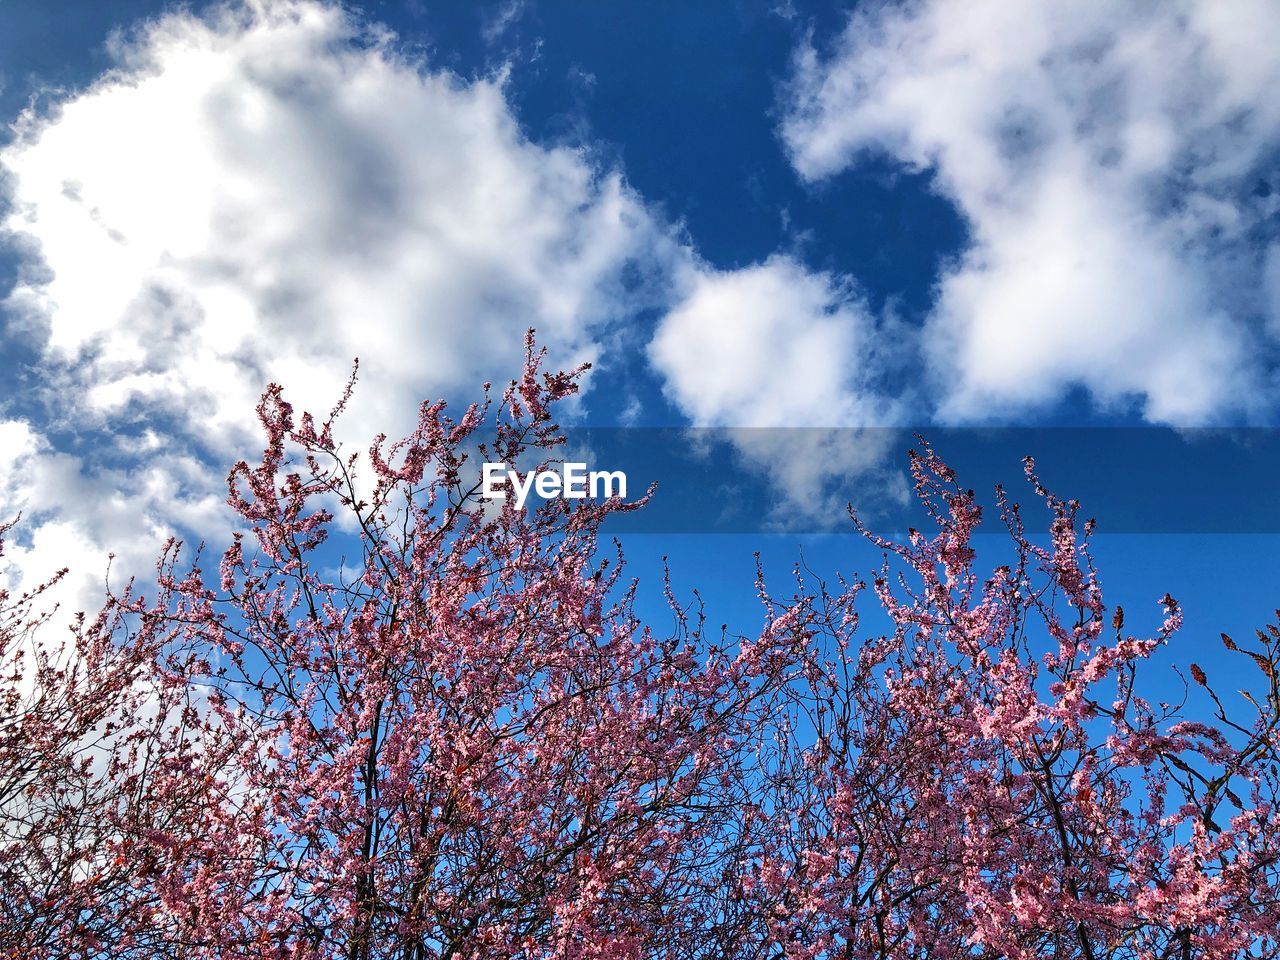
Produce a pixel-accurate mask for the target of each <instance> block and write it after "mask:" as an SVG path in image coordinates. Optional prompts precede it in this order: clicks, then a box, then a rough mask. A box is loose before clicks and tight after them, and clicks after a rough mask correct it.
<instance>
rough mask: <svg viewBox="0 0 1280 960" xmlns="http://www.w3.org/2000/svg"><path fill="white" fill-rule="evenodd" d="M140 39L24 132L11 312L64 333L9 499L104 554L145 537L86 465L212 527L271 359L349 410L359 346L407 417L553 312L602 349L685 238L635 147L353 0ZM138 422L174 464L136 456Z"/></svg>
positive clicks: (134, 513) (22, 418) (388, 418)
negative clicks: (364, 16)
mask: <svg viewBox="0 0 1280 960" xmlns="http://www.w3.org/2000/svg"><path fill="white" fill-rule="evenodd" d="M113 53H114V56H115V60H116V64H117V65H116V67H115V68H114V69H113V70H111V71H110V72H108V73H107V74H105V75H104V76H102V77H101V78H99V79H98V80H97V81H95V82H94V83H92V84H91V85H89V86H88V87H87V88H85V89H83V90H80V91H75V92H72V93H68V94H64V95H61V96H59V97H56V98H54V105H53V107H52V108H50V109H47V110H41V111H39V112H28V113H26V114H24V115H23V116H22V117H21V118H20V119H19V121H18V123H17V125H16V128H15V136H14V138H13V140H12V142H11V143H10V144H8V145H7V146H5V147H4V148H3V150H0V171H3V176H4V179H5V181H6V186H7V192H8V194H9V196H10V199H11V203H10V207H9V210H8V213H7V215H6V216H5V218H4V220H3V223H2V229H3V234H4V240H5V242H6V244H7V245H8V246H9V247H10V248H11V249H12V250H15V251H18V252H19V253H20V254H21V256H22V262H23V267H22V275H21V277H20V279H19V282H18V283H17V285H16V287H15V288H14V290H13V291H12V293H11V294H10V295H9V297H8V300H7V302H6V303H5V304H4V311H5V315H6V320H7V335H8V336H10V337H16V336H26V337H28V338H30V339H31V340H32V341H33V342H34V343H35V344H36V345H37V347H38V349H39V350H40V351H41V360H40V373H41V377H42V380H43V382H44V384H45V385H46V390H45V395H44V397H43V400H44V402H45V403H46V405H47V406H46V409H47V411H48V412H49V423H45V422H44V421H42V420H41V419H40V417H39V416H35V415H24V414H23V413H21V412H20V411H19V412H16V413H15V412H13V411H11V412H10V423H9V424H8V425H7V426H6V429H7V430H8V431H9V433H10V434H11V436H10V437H9V441H11V442H12V446H13V447H14V451H15V452H16V453H18V454H20V456H15V457H14V458H12V460H11V463H12V464H16V463H19V462H20V463H21V464H22V465H23V466H22V469H21V471H19V472H20V473H21V474H22V475H23V476H25V477H27V480H26V481H24V482H21V483H19V482H17V481H15V480H14V479H13V477H12V474H13V470H12V469H11V471H10V473H11V476H10V478H9V480H8V481H6V482H7V484H8V486H7V488H6V489H5V491H4V493H5V504H6V506H7V507H8V508H9V509H10V510H13V509H16V508H23V507H25V508H26V509H27V510H28V513H29V514H33V513H34V514H38V515H39V516H40V517H41V518H42V522H43V524H44V525H43V526H41V527H40V530H41V533H40V534H39V536H45V537H47V536H51V533H49V531H52V530H54V529H64V528H65V530H66V531H68V532H67V537H69V538H72V539H75V540H76V542H77V543H79V546H80V547H81V548H83V549H81V550H80V551H79V552H80V553H81V554H83V553H84V550H90V554H91V555H92V556H93V557H95V558H96V557H97V556H98V555H99V554H100V552H101V548H104V547H105V546H108V545H110V542H111V540H112V539H115V540H116V541H117V542H118V541H119V540H120V539H122V538H120V537H116V536H115V534H117V533H119V532H120V531H116V530H114V529H112V528H111V527H110V526H109V525H104V524H105V522H104V521H102V517H99V516H98V515H97V514H95V513H94V512H93V511H92V510H89V509H87V508H86V507H85V503H86V500H85V499H84V497H80V496H77V495H76V493H75V491H74V490H72V489H71V488H72V487H74V486H75V485H77V484H79V485H81V486H87V487H91V488H92V489H93V491H94V495H93V496H91V497H89V501H94V500H95V499H96V501H98V502H103V501H110V499H111V497H113V496H117V495H118V496H120V497H124V498H125V499H122V500H121V501H120V502H119V503H116V504H115V505H114V506H113V507H112V509H113V510H115V509H117V508H118V510H119V511H121V512H123V513H124V515H126V516H129V517H131V518H132V519H131V521H130V523H131V530H132V531H133V532H134V533H136V532H137V531H139V530H148V531H152V532H154V533H155V534H156V535H157V538H158V536H159V535H160V534H162V533H164V532H166V531H168V530H170V529H172V528H175V527H176V528H178V529H181V528H182V527H183V526H184V525H186V524H189V525H190V527H188V529H190V528H191V527H194V528H195V532H196V533H201V532H204V531H203V530H202V529H201V527H202V525H205V524H206V523H212V522H213V520H214V519H215V515H216V513H217V511H216V510H214V511H211V510H210V509H208V502H207V497H208V496H209V495H210V491H211V490H212V491H216V489H217V487H218V485H219V484H220V476H222V475H224V471H225V467H226V464H227V461H228V460H229V459H230V458H232V457H234V456H240V455H243V454H244V452H245V451H246V450H252V449H254V448H255V447H256V446H257V439H256V436H255V435H254V433H253V423H252V410H253V405H254V403H255V401H256V398H257V396H258V394H259V393H260V391H261V389H262V387H263V385H264V384H265V383H266V382H267V381H268V380H273V379H274V380H278V381H281V382H283V383H284V384H285V385H286V387H287V389H288V390H289V393H290V395H291V397H292V398H294V399H295V400H296V402H298V403H299V404H300V405H302V406H305V407H309V408H312V409H316V410H320V411H323V410H327V409H328V408H329V407H330V406H331V405H332V401H333V400H334V399H336V397H337V395H338V394H339V393H340V391H341V386H342V383H343V382H344V380H345V378H346V375H347V373H348V372H349V370H350V366H351V362H352V359H353V358H354V357H356V356H359V357H360V361H361V371H362V385H361V387H360V388H359V389H358V391H357V394H356V401H355V405H354V406H353V408H352V410H351V413H350V416H349V417H348V420H347V425H348V429H349V435H350V436H353V437H356V438H359V439H361V440H365V439H367V438H368V436H370V435H371V434H373V433H375V432H378V431H382V430H386V431H387V432H394V431H396V430H397V429H403V428H407V427H408V426H409V424H410V422H411V418H412V416H413V414H414V411H415V409H416V405H417V403H418V401H420V400H421V399H422V398H424V397H429V396H437V395H441V394H445V395H448V394H449V393H450V392H451V391H454V390H455V389H459V388H466V389H468V391H470V390H472V389H474V387H475V385H476V384H477V383H478V382H479V381H480V380H482V379H494V380H501V379H504V378H505V377H507V376H509V375H511V374H512V373H513V372H514V371H515V370H516V368H517V363H518V360H519V354H520V351H521V349H522V347H521V342H520V335H521V333H522V331H523V330H524V329H525V328H526V327H528V326H530V325H533V326H536V327H537V328H538V329H539V335H540V338H541V340H542V341H543V342H544V343H546V344H547V345H549V346H550V347H551V348H552V352H553V355H554V358H555V360H556V362H560V363H570V362H574V361H578V360H583V359H592V358H593V357H594V355H595V353H596V351H597V349H598V344H599V342H600V341H601V339H602V338H604V337H606V336H607V335H608V331H609V330H610V329H612V328H613V326H614V325H616V324H617V323H618V321H619V320H620V319H622V318H625V317H628V316H631V315H632V314H633V313H634V311H636V310H637V309H639V308H642V307H644V306H646V305H650V304H651V303H652V298H654V297H657V296H658V295H659V294H658V293H657V292H655V291H656V288H654V287H653V286H652V280H653V278H654V277H661V276H664V275H665V274H666V272H667V271H668V261H669V260H674V259H678V258H679V257H681V256H683V255H684V254H683V250H682V248H680V247H678V245H676V244H675V243H674V242H673V241H672V240H671V239H670V233H669V231H668V230H667V228H665V227H663V226H662V225H660V224H658V223H656V222H655V221H654V219H653V218H652V217H650V215H649V213H648V212H647V211H646V209H645V207H644V205H643V203H642V202H641V200H640V199H639V198H638V197H637V196H636V195H635V194H634V193H633V192H632V191H631V189H630V188H629V187H628V186H627V185H626V183H625V182H624V180H623V178H622V176H621V174H620V173H619V172H618V171H616V170H612V169H607V168H604V167H603V166H602V165H601V164H600V163H599V162H598V161H597V160H596V159H595V158H594V157H593V156H592V155H591V154H590V153H589V152H587V151H585V150H582V149H575V148H570V147H560V146H541V145H537V144H534V143H532V142H530V141H529V140H528V139H527V138H526V137H525V136H523V134H522V133H521V131H520V129H519V126H518V123H517V121H516V119H515V118H514V116H513V115H512V113H511V110H510V108H509V106H508V103H507V100H506V98H505V88H504V83H505V80H504V78H503V77H502V76H494V77H490V78H480V79H474V80H463V79H461V78H459V77H457V76H455V75H453V74H451V73H449V72H447V71H441V70H434V69H432V68H431V66H430V65H429V64H423V63H420V62H417V61H415V60H412V59H410V58H409V57H407V56H406V55H404V54H403V53H401V52H400V51H399V50H398V49H397V45H396V40H395V38H394V37H392V36H390V35H388V34H387V33H386V32H385V31H383V30H381V29H379V28H377V27H375V26H371V25H369V24H368V23H366V22H364V21H362V20H360V19H358V18H357V17H356V16H355V15H354V14H351V13H349V12H346V11H344V10H343V9H341V8H339V7H337V6H335V5H331V4H327V3H320V2H313V0H254V2H249V3H246V4H235V5H229V6H225V7H220V8H217V9H215V10H213V11H212V12H210V13H208V14H206V15H205V16H203V17H196V16H193V15H191V14H189V13H184V12H176V13H171V14H167V15H165V16H162V17H160V18H158V19H155V20H152V21H150V22H147V23H145V24H143V25H141V26H140V27H138V28H136V29H135V30H133V31H132V32H131V33H128V34H124V35H121V36H119V37H117V38H116V39H115V41H114V42H113ZM469 395H470V394H468V396H469ZM33 423H35V424H37V426H33V425H32V424H33ZM50 423H53V424H54V425H55V426H56V427H57V429H52V428H51V427H50ZM142 425H146V427H147V430H145V431H144V430H142V429H141V427H142ZM42 431H44V432H42ZM148 431H149V432H148ZM67 434H71V435H73V436H74V437H75V439H76V441H77V442H76V444H75V450H74V451H70V448H68V447H67V446H66V443H65V442H64V439H63V438H64V436H65V435H67ZM9 441H6V442H9ZM138 444H144V445H148V444H149V445H150V446H151V447H155V448H159V449H160V451H161V452H160V453H152V454H149V455H148V458H147V460H146V462H147V463H148V464H149V465H150V467H149V468H148V469H149V470H152V471H154V473H153V474H146V475H144V474H142V473H140V472H138V471H137V470H134V471H130V470H127V469H125V468H122V467H121V463H122V462H123V461H126V460H128V459H129V456H130V455H131V454H136V453H137V451H136V450H132V449H131V446H135V447H136V446H137V445H138ZM175 450H179V451H182V456H179V455H176V454H173V453H172V451H175ZM197 454H198V455H199V457H200V459H197V458H196V455H197ZM48 471H55V472H57V474H58V476H60V477H62V478H63V479H64V480H65V481H66V486H65V487H61V488H59V490H60V493H59V496H58V498H56V499H54V498H51V497H48V496H44V495H42V494H40V491H39V486H38V484H37V483H35V481H34V480H33V479H32V478H34V477H38V476H41V475H42V472H48ZM193 471H194V472H196V473H198V474H200V476H198V477H195V478H192V477H191V476H190V475H191V474H192V472H193ZM201 478H202V479H201ZM188 481H190V482H188ZM103 510H104V515H105V512H109V511H106V508H105V506H104V508H103ZM51 524H61V525H62V526H61V527H56V528H55V527H54V526H51ZM37 539H38V537H37ZM63 546H64V547H65V548H66V549H67V551H68V553H76V552H77V551H76V550H72V549H71V545H70V540H68V541H67V542H66V543H64V544H63ZM90 548H93V549H90ZM59 549H62V548H59ZM51 550H52V548H51ZM95 551H96V552H95ZM27 559H31V558H30V557H28V558H27ZM64 562H65V561H64ZM96 562H97V561H96V560H94V561H92V563H96ZM61 565H62V562H55V563H54V564H51V566H53V567H56V566H61ZM33 572H34V573H37V574H39V573H44V572H46V571H45V570H38V569H34V568H33ZM93 573H94V575H96V576H100V573H101V571H100V570H94V571H93Z"/></svg>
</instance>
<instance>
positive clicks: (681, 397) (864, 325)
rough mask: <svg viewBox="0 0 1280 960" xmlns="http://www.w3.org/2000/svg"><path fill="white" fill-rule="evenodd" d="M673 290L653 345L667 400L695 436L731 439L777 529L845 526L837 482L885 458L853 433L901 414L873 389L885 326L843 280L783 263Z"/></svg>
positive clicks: (707, 276)
mask: <svg viewBox="0 0 1280 960" xmlns="http://www.w3.org/2000/svg"><path fill="white" fill-rule="evenodd" d="M680 287H681V296H680V297H679V299H678V301H677V303H676V305H675V306H674V307H673V308H672V309H671V311H670V312H668V313H667V314H666V315H665V316H664V317H663V319H662V320H661V322H660V323H659V325H658V328H657V330H656V332H655V334H654V337H653V340H652V342H651V343H650V345H649V356H650V360H651V362H652V364H653V366H654V367H655V368H656V369H657V370H658V371H660V372H661V374H662V375H663V377H664V379H665V390H666V393H667V396H668V397H669V398H670V400H671V401H672V403H673V404H674V405H675V406H677V407H678V408H679V409H681V410H682V411H683V412H684V413H685V414H687V415H688V417H689V418H690V420H691V421H692V422H693V424H694V425H695V426H697V427H715V428H721V427H724V428H730V429H728V430H727V431H726V432H725V433H724V434H723V436H725V437H726V438H727V439H728V440H729V441H730V443H731V444H732V446H733V448H734V449H735V451H736V452H737V454H738V456H739V458H740V459H741V461H742V463H743V465H744V466H745V467H747V468H748V469H749V470H751V471H752V472H754V473H756V474H758V475H759V476H760V477H761V478H762V482H767V483H769V484H770V485H771V487H772V488H773V490H774V491H775V492H776V493H777V494H778V495H779V500H778V503H777V511H778V513H779V517H785V518H786V521H787V522H788V523H789V524H794V523H795V522H796V520H797V519H805V520H809V519H812V520H818V521H821V523H822V526H821V527H820V528H821V529H825V528H826V526H827V525H828V524H829V523H830V522H831V520H832V518H833V517H835V518H838V517H840V516H842V515H843V509H844V501H843V500H842V499H840V498H839V497H836V496H834V495H832V494H831V493H830V492H829V491H830V488H831V487H832V486H833V483H834V481H836V480H838V479H841V478H846V479H847V478H848V477H850V476H854V475H863V474H867V473H868V472H871V471H879V470H880V468H881V467H882V466H883V462H884V457H885V454H886V452H887V450H888V448H889V441H890V434H888V433H887V432H886V431H884V430H879V429H872V430H861V429H858V428H863V427H874V426H876V425H881V424H884V423H887V422H892V421H894V420H895V419H896V418H897V417H899V415H900V413H901V411H902V410H903V409H905V406H904V404H903V402H902V398H901V396H892V397H891V396H890V395H887V394H885V393H884V392H882V388H881V386H880V381H881V380H882V374H883V372H884V368H885V366H886V363H887V358H886V357H885V356H884V354H885V353H886V352H892V351H893V350H894V349H895V344H894V342H893V337H892V333H891V332H888V331H887V330H886V327H888V326H889V324H887V323H885V322H881V321H878V319H877V317H876V316H875V315H874V314H873V313H872V312H871V311H870V310H869V309H868V307H867V305H866V303H865V301H864V300H863V299H862V298H861V297H860V296H859V294H858V292H857V290H856V288H855V287H854V285H853V284H852V282H851V281H850V280H849V279H848V278H844V277H839V276H837V275H834V274H831V273H828V272H824V271H815V270H812V269H810V268H809V267H807V266H806V265H805V264H803V263H802V262H800V261H799V260H797V259H796V258H794V257H792V256H788V255H782V254H779V255H775V256H773V257H770V258H769V259H767V260H765V261H764V262H762V263H759V264H755V265H752V266H748V267H743V268H741V269H737V270H715V269H711V268H709V267H707V266H705V265H699V266H697V267H691V268H689V269H688V270H687V271H685V276H684V280H683V282H682V283H681V284H680ZM887 333H888V335H886V334H887ZM760 428H764V429H760ZM824 428H831V429H824ZM719 435H720V434H717V436H719ZM886 484H888V485H890V486H893V485H894V478H893V477H891V476H889V475H883V474H881V475H877V476H876V478H875V483H874V484H870V485H869V489H871V490H873V491H875V492H880V491H881V489H882V488H885V486H886ZM895 489H896V487H895ZM791 529H794V526H791Z"/></svg>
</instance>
